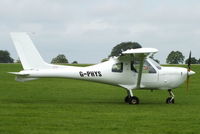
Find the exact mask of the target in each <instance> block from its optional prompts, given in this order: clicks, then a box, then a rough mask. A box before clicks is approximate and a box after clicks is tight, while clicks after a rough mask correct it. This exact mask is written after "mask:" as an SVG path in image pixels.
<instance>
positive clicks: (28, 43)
mask: <svg viewBox="0 0 200 134" xmlns="http://www.w3.org/2000/svg"><path fill="white" fill-rule="evenodd" d="M11 38H12V40H13V43H14V45H15V48H16V50H17V53H18V55H19V58H20V61H21V63H22V66H23V68H24V69H25V70H27V69H47V68H50V65H49V64H47V63H46V62H44V60H43V59H42V57H41V56H40V54H39V52H38V50H37V49H36V48H35V46H34V45H33V42H32V40H31V38H30V37H29V35H28V34H27V33H25V32H20V33H11Z"/></svg>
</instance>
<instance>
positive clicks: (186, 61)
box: [185, 57, 199, 64]
mask: <svg viewBox="0 0 200 134" xmlns="http://www.w3.org/2000/svg"><path fill="white" fill-rule="evenodd" d="M188 60H189V58H188V59H187V60H185V64H188ZM191 64H199V61H198V60H197V59H196V58H195V57H192V58H191Z"/></svg>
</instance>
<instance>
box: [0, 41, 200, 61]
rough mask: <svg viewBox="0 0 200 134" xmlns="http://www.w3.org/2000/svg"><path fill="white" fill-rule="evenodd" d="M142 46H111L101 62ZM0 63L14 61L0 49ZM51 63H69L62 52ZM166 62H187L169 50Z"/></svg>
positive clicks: (128, 44)
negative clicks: (107, 54) (109, 51)
mask: <svg viewBox="0 0 200 134" xmlns="http://www.w3.org/2000/svg"><path fill="white" fill-rule="evenodd" d="M136 48H142V46H141V45H140V44H139V43H137V42H122V43H120V44H117V45H116V46H115V47H113V49H112V51H111V53H110V55H109V56H108V57H107V58H104V59H102V61H101V62H104V61H107V60H108V59H109V58H110V57H114V56H119V55H120V54H121V53H122V52H123V51H126V50H128V49H136ZM150 58H152V59H154V60H155V61H156V62H158V63H159V60H158V59H155V58H154V55H151V56H150ZM15 62H16V63H20V60H19V59H18V60H16V61H15ZM0 63H14V59H13V58H12V57H11V56H10V53H9V52H8V51H6V50H0ZM51 63H53V64H60V63H69V61H68V59H67V58H66V56H65V55H64V54H58V56H56V57H54V58H53V59H52V60H51ZM166 63H167V64H183V63H185V64H187V63H188V59H186V60H185V56H184V55H183V54H182V52H180V51H171V52H170V53H169V55H168V56H167V58H166ZM72 64H78V62H77V61H73V62H72ZM191 64H200V58H199V59H196V58H195V57H192V58H191Z"/></svg>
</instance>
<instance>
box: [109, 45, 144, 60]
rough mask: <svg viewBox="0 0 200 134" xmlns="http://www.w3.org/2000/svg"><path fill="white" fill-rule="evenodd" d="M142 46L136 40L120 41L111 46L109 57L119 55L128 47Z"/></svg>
mask: <svg viewBox="0 0 200 134" xmlns="http://www.w3.org/2000/svg"><path fill="white" fill-rule="evenodd" d="M141 47H142V46H141V45H140V44H139V43H137V42H122V43H120V44H118V45H116V46H115V47H113V49H112V51H111V54H110V55H109V57H112V56H119V55H120V54H121V53H122V52H123V51H126V50H128V49H136V48H141Z"/></svg>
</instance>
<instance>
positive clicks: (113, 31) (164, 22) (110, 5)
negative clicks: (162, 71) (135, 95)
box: [0, 0, 200, 63]
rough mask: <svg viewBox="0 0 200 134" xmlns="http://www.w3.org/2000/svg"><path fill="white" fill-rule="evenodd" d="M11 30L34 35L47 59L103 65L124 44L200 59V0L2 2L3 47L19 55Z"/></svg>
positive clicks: (162, 54)
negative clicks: (116, 46)
mask: <svg viewBox="0 0 200 134" xmlns="http://www.w3.org/2000/svg"><path fill="white" fill-rule="evenodd" d="M10 32H29V33H30V34H31V37H32V40H33V42H34V44H35V45H36V47H37V48H38V50H39V52H40V53H41V55H42V57H43V58H44V59H45V61H47V62H50V61H51V59H52V58H53V57H55V56H57V55H58V54H65V55H66V57H67V58H68V60H69V61H70V62H72V61H74V60H77V61H78V62H79V63H98V62H99V61H100V60H101V59H103V58H105V57H107V56H108V55H109V54H110V52H111V49H112V48H113V47H114V46H115V45H117V44H119V43H121V42H127V41H132V42H138V43H140V44H141V45H142V46H143V47H153V48H157V49H158V50H159V52H158V53H157V54H156V58H158V59H159V60H160V61H161V63H165V59H166V57H167V55H168V54H169V52H171V51H172V50H179V51H181V52H183V54H184V55H185V56H186V57H188V54H189V51H190V50H191V51H192V54H193V56H195V57H196V58H200V53H199V50H200V49H199V48H200V1H199V0H1V1H0V49H3V50H8V51H9V52H10V53H11V56H12V57H13V58H14V59H17V58H18V56H17V53H16V51H15V49H14V47H13V44H12V41H11V39H10V35H9V33H10Z"/></svg>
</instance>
